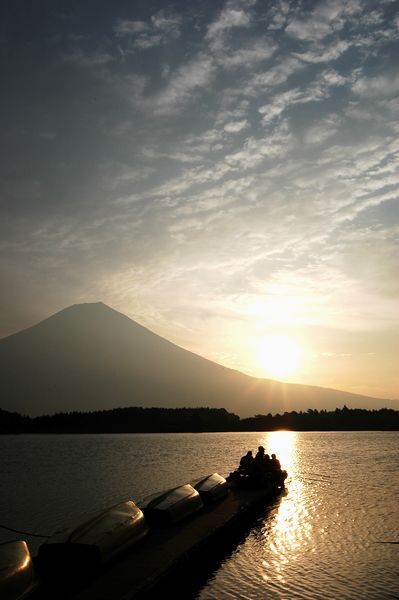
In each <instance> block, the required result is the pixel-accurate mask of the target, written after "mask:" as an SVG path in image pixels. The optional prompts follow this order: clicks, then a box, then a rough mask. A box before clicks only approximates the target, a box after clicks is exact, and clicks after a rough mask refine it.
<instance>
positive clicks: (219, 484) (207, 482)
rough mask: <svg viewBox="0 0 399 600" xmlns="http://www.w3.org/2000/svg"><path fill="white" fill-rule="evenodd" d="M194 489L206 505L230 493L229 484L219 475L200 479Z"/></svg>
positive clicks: (215, 474)
mask: <svg viewBox="0 0 399 600" xmlns="http://www.w3.org/2000/svg"><path fill="white" fill-rule="evenodd" d="M194 487H195V489H196V490H197V492H198V493H199V495H200V496H201V498H202V500H203V501H204V502H205V503H210V502H215V501H216V500H219V499H220V498H224V497H225V496H226V495H227V494H228V493H229V484H228V483H227V480H226V479H225V478H224V477H222V476H221V475H219V473H213V474H212V475H208V476H207V477H204V478H203V479H200V481H198V482H197V483H195V484H194Z"/></svg>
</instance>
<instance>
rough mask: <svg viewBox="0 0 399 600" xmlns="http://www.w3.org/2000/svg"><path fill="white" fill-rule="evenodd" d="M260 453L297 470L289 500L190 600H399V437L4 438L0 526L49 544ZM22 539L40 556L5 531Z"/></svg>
mask: <svg viewBox="0 0 399 600" xmlns="http://www.w3.org/2000/svg"><path fill="white" fill-rule="evenodd" d="M259 445H263V446H265V448H266V451H267V452H269V453H272V452H275V453H276V454H277V456H278V458H279V459H280V461H281V464H282V467H283V468H285V469H287V471H288V473H289V479H288V482H287V494H286V495H285V496H284V497H282V498H281V499H279V500H278V501H276V502H275V503H274V504H273V505H271V506H270V507H268V508H267V509H266V508H265V511H264V513H262V515H260V517H259V518H258V519H257V520H256V521H255V522H254V524H253V527H252V528H251V529H250V530H249V531H247V532H246V536H245V537H243V539H241V540H240V541H239V543H237V544H235V545H234V547H232V548H231V549H230V550H229V551H228V552H226V553H225V555H224V556H223V558H222V560H221V561H220V564H219V565H217V568H216V566H215V569H214V571H213V572H208V573H207V578H206V579H204V581H203V582H202V584H201V587H200V589H197V590H196V591H195V592H194V594H193V596H190V598H196V599H198V600H211V599H212V600H215V599H217V600H227V599H228V600H235V599H248V600H249V599H250V600H256V599H262V600H263V599H264V598H268V599H278V598H287V599H288V598H309V599H315V598H323V599H325V598H334V599H336V598H340V599H345V598H348V599H352V598H362V599H376V600H377V599H378V600H380V599H383V598H399V574H398V565H399V544H397V542H398V541H399V432H378V431H377V432H368V431H367V432H286V431H281V432H273V433H259V432H257V433H200V434H185V433H182V434H121V435H114V434H103V435H32V436H28V435H20V436H13V435H7V436H0V481H1V496H0V523H1V524H2V525H8V526H10V527H13V528H17V529H21V530H26V531H30V532H36V533H41V534H45V535H48V534H51V533H52V532H53V531H55V530H57V529H59V528H61V527H63V526H64V525H67V524H68V523H73V522H74V521H75V520H76V519H79V518H80V517H82V516H85V515H89V514H91V513H93V511H97V510H101V509H104V508H106V507H108V506H111V505H112V504H115V503H117V502H118V501H120V500H123V499H126V498H131V499H133V500H138V499H140V498H142V497H144V496H146V495H148V494H150V493H153V492H155V491H158V490H160V491H161V490H163V489H165V488H168V487H172V486H175V485H179V484H181V483H186V482H188V481H191V480H194V479H196V478H199V477H201V476H202V475H207V474H209V473H212V472H214V471H218V472H219V473H220V474H222V475H228V473H229V472H230V471H232V470H234V468H235V467H236V466H237V464H238V462H239V459H240V457H241V456H242V455H243V454H244V453H245V452H246V451H247V450H249V449H252V450H253V451H254V452H255V451H256V449H257V447H258V446H259ZM21 537H25V539H26V540H27V541H28V543H29V546H30V548H31V551H32V552H33V553H36V551H37V548H38V546H39V544H40V543H41V540H40V539H39V538H34V537H30V536H20V535H16V534H12V533H10V532H7V531H5V530H3V529H0V541H6V540H9V539H19V538H21ZM389 542H391V543H389ZM392 542H396V544H393V543H392Z"/></svg>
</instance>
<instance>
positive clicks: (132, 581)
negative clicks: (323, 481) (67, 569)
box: [40, 484, 282, 600]
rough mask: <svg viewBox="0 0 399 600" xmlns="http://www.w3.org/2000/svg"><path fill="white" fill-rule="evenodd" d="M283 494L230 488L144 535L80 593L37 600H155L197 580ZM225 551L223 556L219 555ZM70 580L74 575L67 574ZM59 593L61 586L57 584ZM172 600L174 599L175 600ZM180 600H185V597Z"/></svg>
mask: <svg viewBox="0 0 399 600" xmlns="http://www.w3.org/2000/svg"><path fill="white" fill-rule="evenodd" d="M281 494H282V490H277V491H276V489H275V488H274V489H267V490H246V489H240V488H237V487H236V486H235V485H234V484H231V485H230V493H229V494H228V495H227V496H226V497H225V498H223V499H222V500H220V501H218V502H216V503H214V504H211V505H209V506H205V507H204V509H202V510H201V512H200V513H197V514H196V515H195V516H193V517H191V518H189V519H187V520H185V521H183V522H181V523H178V524H176V525H170V526H164V527H159V528H152V529H151V530H150V532H149V533H148V535H147V536H146V537H145V538H144V539H143V540H142V541H141V542H139V543H138V545H137V546H134V547H133V548H132V549H130V550H129V551H127V552H126V553H124V554H123V555H122V556H120V557H119V558H118V559H115V561H114V562H112V563H110V564H109V565H108V566H107V567H105V568H104V569H103V570H102V572H101V573H99V574H98V577H95V578H93V579H92V580H91V581H89V582H86V584H85V585H84V586H83V587H81V588H80V589H79V590H76V589H75V590H73V589H70V590H69V591H68V590H65V589H64V590H54V589H53V590H51V587H48V589H47V592H44V593H43V592H42V594H41V595H40V597H43V598H48V597H53V598H54V597H55V596H54V592H55V591H57V597H59V598H67V599H68V600H145V599H148V598H153V597H157V596H158V597H159V594H158V593H157V590H158V591H160V593H162V592H163V591H165V589H166V586H168V585H170V583H171V581H174V582H175V585H177V581H179V578H180V584H182V582H183V581H184V579H186V580H187V579H188V578H189V577H190V573H191V574H192V575H193V576H195V575H198V574H199V570H201V569H203V568H204V564H206V561H207V559H208V558H209V556H211V555H213V556H215V557H216V556H217V553H218V549H223V548H224V547H225V542H226V539H229V538H231V536H232V535H236V536H237V535H239V534H240V532H241V531H243V530H244V531H245V527H246V526H248V524H249V523H250V522H251V521H252V522H253V519H254V517H255V516H256V514H259V512H260V511H262V510H263V509H267V507H268V506H270V504H271V502H272V501H273V500H275V499H276V498H278V497H279V496H280V495H281ZM222 551H223V550H222ZM71 575H72V574H71ZM58 586H60V587H61V588H62V582H60V581H59V582H58ZM175 597H176V596H175ZM183 597H184V596H183Z"/></svg>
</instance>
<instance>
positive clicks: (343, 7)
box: [285, 0, 362, 41]
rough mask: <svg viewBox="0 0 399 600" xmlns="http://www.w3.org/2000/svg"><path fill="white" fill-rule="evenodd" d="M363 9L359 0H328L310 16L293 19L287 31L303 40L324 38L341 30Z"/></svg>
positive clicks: (320, 4) (318, 5)
mask: <svg viewBox="0 0 399 600" xmlns="http://www.w3.org/2000/svg"><path fill="white" fill-rule="evenodd" d="M361 11H362V5H361V2H360V1H359V0H349V1H345V0H329V1H328V0H327V1H326V2H320V3H318V4H317V5H316V7H315V9H314V10H313V11H312V12H311V13H310V15H309V17H308V18H303V17H302V18H299V19H298V18H294V19H292V20H291V21H290V22H289V23H288V25H287V27H286V29H285V32H286V33H287V34H288V35H289V36H292V37H294V38H297V39H299V40H302V41H314V40H322V39H324V38H325V37H327V36H328V35H330V34H333V33H336V32H338V31H340V30H341V29H342V28H343V27H344V25H345V22H346V21H347V20H348V19H350V18H352V17H354V16H355V15H357V14H359V13H361Z"/></svg>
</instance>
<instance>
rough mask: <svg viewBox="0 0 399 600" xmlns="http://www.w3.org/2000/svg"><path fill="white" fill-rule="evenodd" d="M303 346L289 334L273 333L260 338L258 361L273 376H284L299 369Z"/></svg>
mask: <svg viewBox="0 0 399 600" xmlns="http://www.w3.org/2000/svg"><path fill="white" fill-rule="evenodd" d="M303 354H304V352H303V349H302V347H301V346H300V345H299V344H298V343H297V342H296V341H295V340H294V339H293V338H291V337H290V336H288V335H271V336H268V337H264V338H262V339H261V340H260V342H259V345H258V362H259V365H260V366H261V367H262V369H263V370H264V371H265V372H266V373H267V374H268V375H270V376H271V377H284V376H287V375H291V374H292V373H294V372H296V371H298V369H299V367H300V365H301V362H302V359H303Z"/></svg>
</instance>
